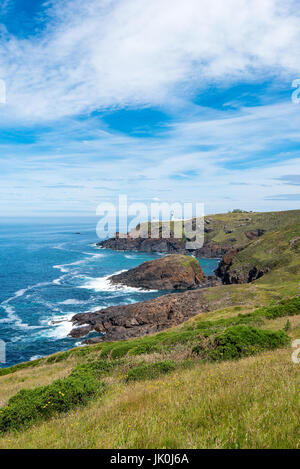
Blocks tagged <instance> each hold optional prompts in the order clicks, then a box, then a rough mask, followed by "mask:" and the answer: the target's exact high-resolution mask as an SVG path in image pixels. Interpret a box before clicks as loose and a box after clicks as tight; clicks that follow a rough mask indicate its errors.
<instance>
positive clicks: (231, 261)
mask: <svg viewBox="0 0 300 469" xmlns="http://www.w3.org/2000/svg"><path fill="white" fill-rule="evenodd" d="M240 251H242V249H232V250H230V251H228V252H227V253H226V254H225V255H224V256H223V258H222V259H221V261H220V263H219V265H218V268H217V269H216V275H217V276H218V277H219V278H220V279H221V280H222V282H223V283H224V284H227V285H230V284H237V283H250V282H253V281H254V280H257V279H259V278H260V277H262V276H263V275H264V274H266V273H267V272H269V270H270V269H269V267H265V268H262V267H259V266H258V265H255V263H254V262H251V261H249V262H245V263H239V264H236V263H235V260H236V256H237V254H238V252H240Z"/></svg>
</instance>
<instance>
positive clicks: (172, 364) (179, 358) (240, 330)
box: [0, 297, 300, 433]
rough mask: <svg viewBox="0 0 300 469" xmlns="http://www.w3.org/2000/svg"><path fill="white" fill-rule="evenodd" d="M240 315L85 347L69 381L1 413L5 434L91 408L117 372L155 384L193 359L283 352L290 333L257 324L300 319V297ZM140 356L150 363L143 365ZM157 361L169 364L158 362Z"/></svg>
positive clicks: (25, 396) (17, 399) (17, 398)
mask: <svg viewBox="0 0 300 469" xmlns="http://www.w3.org/2000/svg"><path fill="white" fill-rule="evenodd" d="M239 311H240V308H236V312H238V314H237V315H234V316H232V317H226V318H220V319H211V320H208V321H207V320H206V321H205V320H201V318H200V320H198V321H197V320H196V321H195V320H194V321H191V322H187V323H185V324H183V325H182V326H180V327H177V328H175V329H174V330H168V331H165V332H161V333H159V334H156V335H153V336H148V337H143V338H139V339H134V340H129V341H121V342H113V343H103V344H101V345H100V346H99V345H98V346H96V347H90V348H86V349H85V350H86V351H85V353H84V354H82V355H81V356H80V354H79V353H77V354H76V355H77V358H78V357H80V359H81V360H83V361H82V362H81V363H78V364H77V366H75V368H74V369H73V371H71V373H70V374H69V375H68V376H66V377H65V378H62V379H57V380H54V381H53V382H52V383H50V384H48V385H46V386H38V387H35V388H33V389H22V390H20V391H19V392H17V393H16V394H15V395H13V396H12V397H11V398H10V399H9V401H8V404H7V405H6V406H4V407H2V408H1V409H0V431H1V432H3V433H5V432H7V431H9V430H21V429H22V430H24V428H27V427H29V426H30V425H32V424H33V423H35V422H37V421H43V420H47V419H49V418H51V417H53V416H55V415H57V414H61V413H66V412H68V411H70V410H72V409H74V408H75V407H78V406H84V405H87V404H88V402H89V401H90V400H91V399H92V400H93V399H95V398H96V397H97V396H99V395H102V394H103V393H104V392H105V391H106V390H107V384H106V383H105V382H104V381H103V379H104V378H109V379H111V377H113V376H114V375H115V374H116V373H119V374H120V376H124V377H125V381H126V382H127V383H129V382H133V381H145V380H154V379H156V378H158V377H159V376H162V375H165V374H168V373H170V372H174V371H175V370H176V369H178V368H180V367H182V366H184V367H189V366H190V364H191V363H193V360H194V361H195V360H196V361H197V360H199V359H200V360H201V361H203V362H205V361H207V360H210V361H220V360H221V361H222V360H237V359H240V358H242V357H248V356H250V355H255V354H257V353H262V352H263V351H265V350H273V349H278V348H281V347H284V346H286V345H287V344H288V343H289V340H290V339H289V336H288V335H287V331H286V330H283V329H281V330H265V329H260V328H258V327H254V324H255V325H256V326H257V325H263V324H265V322H268V321H271V320H276V319H278V318H283V317H289V316H297V315H300V298H299V297H295V298H292V299H290V300H285V301H282V302H281V303H279V304H274V305H270V306H268V307H264V308H258V309H256V310H254V311H252V312H248V313H244V314H242V313H240V312H239ZM290 328H291V327H289V330H290ZM285 329H286V328H285ZM87 351H88V352H87ZM70 356H72V351H69V352H68V353H66V352H64V353H63V354H58V357H59V360H58V362H57V363H60V362H62V361H63V360H67V359H68V358H70ZM140 356H144V357H145V358H146V359H147V360H146V361H145V360H144V361H143V362H139V360H140V359H139V357H140ZM156 356H158V357H165V359H164V360H157V358H155V357H156ZM61 357H63V358H61ZM172 357H173V358H172ZM193 357H194V358H193ZM45 363H47V366H51V364H54V363H55V361H54V360H53V359H52V357H51V360H49V359H47V360H45ZM23 369H24V368H23ZM36 369H37V370H38V368H36ZM19 371H20V369H19ZM15 372H16V373H17V372H18V370H15ZM3 375H4V373H3Z"/></svg>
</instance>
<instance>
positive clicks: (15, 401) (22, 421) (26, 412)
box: [0, 363, 106, 432]
mask: <svg viewBox="0 0 300 469" xmlns="http://www.w3.org/2000/svg"><path fill="white" fill-rule="evenodd" d="M98 365H100V366H98V367H97V366H96V364H95V363H90V364H86V365H79V366H78V367H76V368H75V369H74V371H73V372H72V373H71V374H70V375H69V376H68V377H67V378H64V379H58V380H56V381H54V382H53V383H52V384H49V385H47V386H41V387H38V388H35V389H26V390H25V389H23V390H21V391H20V392H18V393H17V394H15V395H14V396H13V397H11V398H10V400H9V401H8V405H7V406H6V407H4V408H2V409H0V431H1V432H6V431H8V430H11V429H21V428H22V427H27V426H29V425H30V424H31V423H33V422H34V421H36V420H38V419H48V418H50V417H51V416H53V415H55V414H56V413H60V412H67V411H69V410H70V409H72V408H74V407H76V406H79V405H84V404H86V403H87V401H88V400H89V399H91V398H92V397H94V396H96V395H97V394H99V393H103V392H104V391H105V388H106V385H105V384H104V383H101V382H100V381H99V375H100V374H101V371H103V370H102V369H101V364H98ZM105 371H106V370H105Z"/></svg>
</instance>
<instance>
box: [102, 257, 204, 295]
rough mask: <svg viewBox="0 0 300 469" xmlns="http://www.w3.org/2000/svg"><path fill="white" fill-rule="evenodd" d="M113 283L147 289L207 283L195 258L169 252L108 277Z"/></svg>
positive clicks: (172, 288)
mask: <svg viewBox="0 0 300 469" xmlns="http://www.w3.org/2000/svg"><path fill="white" fill-rule="evenodd" d="M110 281H111V282H112V283H115V284H123V285H127V286H130V287H137V288H144V289H149V290H187V289H192V288H197V287H198V286H200V285H204V284H205V283H207V278H206V277H205V275H204V272H203V270H202V269H201V267H200V264H199V262H198V261H197V259H195V258H194V257H191V256H185V255H182V254H171V255H168V256H165V257H162V258H161V259H155V260H154V261H148V262H144V263H143V264H141V265H139V266H138V267H136V268H134V269H130V270H128V271H126V272H122V273H121V274H118V275H113V276H112V277H110Z"/></svg>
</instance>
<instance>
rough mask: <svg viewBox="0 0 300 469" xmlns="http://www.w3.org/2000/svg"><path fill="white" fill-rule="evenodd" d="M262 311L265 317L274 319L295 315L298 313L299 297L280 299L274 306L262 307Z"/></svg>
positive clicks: (299, 306)
mask: <svg viewBox="0 0 300 469" xmlns="http://www.w3.org/2000/svg"><path fill="white" fill-rule="evenodd" d="M262 311H263V312H264V315H265V317H266V318H267V319H276V318H280V317H284V316H296V315H297V314H300V297H295V298H292V299H291V300H284V301H281V302H280V303H279V304H278V305H276V306H269V307H268V308H262Z"/></svg>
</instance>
